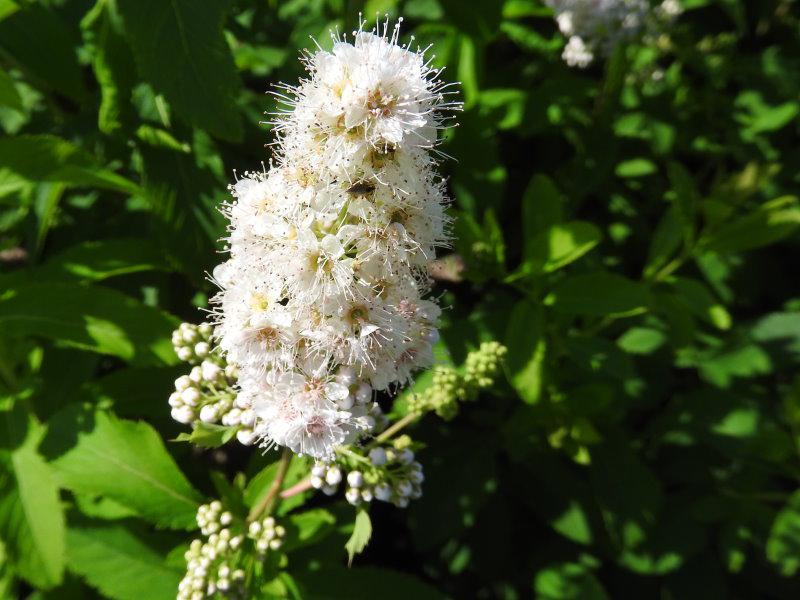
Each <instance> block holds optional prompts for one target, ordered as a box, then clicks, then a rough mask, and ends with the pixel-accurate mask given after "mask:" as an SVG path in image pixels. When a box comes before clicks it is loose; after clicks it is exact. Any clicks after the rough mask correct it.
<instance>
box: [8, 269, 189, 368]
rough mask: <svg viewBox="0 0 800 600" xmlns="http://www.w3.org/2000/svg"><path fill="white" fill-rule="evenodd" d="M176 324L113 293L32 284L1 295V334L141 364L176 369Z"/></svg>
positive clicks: (170, 318) (85, 288) (163, 315)
mask: <svg viewBox="0 0 800 600" xmlns="http://www.w3.org/2000/svg"><path fill="white" fill-rule="evenodd" d="M177 324H178V320H177V319H175V318H174V317H172V316H170V315H167V314H166V313H164V312H162V311H160V310H158V309H156V308H152V307H149V306H145V305H144V304H141V303H140V302H137V301H136V300H134V299H133V298H130V297H129V296H126V295H125V294H121V293H120V292H117V291H115V290H111V289H108V288H102V287H94V288H90V287H86V286H80V285H77V284H72V283H55V282H52V283H30V284H24V285H19V286H16V287H13V288H11V289H8V290H6V291H5V293H4V295H3V296H0V331H1V332H2V333H3V334H4V335H6V336H23V335H37V336H42V337H45V338H49V339H53V340H58V341H59V342H63V343H66V344H69V345H71V346H75V347H78V348H83V349H86V350H91V351H93V352H99V353H101V354H112V355H114V356H118V357H120V358H123V359H125V360H128V361H130V362H131V363H133V364H137V365H148V364H174V363H175V362H177V358H176V357H175V352H174V350H173V349H172V344H171V342H170V339H169V335H170V332H171V331H172V330H173V329H175V327H176V326H177Z"/></svg>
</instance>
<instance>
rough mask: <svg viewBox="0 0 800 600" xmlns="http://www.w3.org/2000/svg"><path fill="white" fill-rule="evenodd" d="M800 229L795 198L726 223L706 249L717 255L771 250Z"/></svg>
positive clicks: (779, 200) (706, 243) (799, 209)
mask: <svg viewBox="0 0 800 600" xmlns="http://www.w3.org/2000/svg"><path fill="white" fill-rule="evenodd" d="M798 226H800V205H798V202H797V198H795V197H794V196H784V197H782V198H776V199H775V200H771V201H770V202H766V203H765V204H763V205H761V206H760V207H759V208H758V209H756V210H755V211H753V212H751V213H750V214H748V215H746V216H744V217H740V218H738V219H736V220H734V221H732V222H730V223H726V224H724V225H722V226H721V227H719V228H718V229H717V230H716V231H714V232H713V233H711V234H710V235H709V236H708V237H707V238H706V239H705V240H703V244H702V245H703V248H704V249H706V250H711V251H712V252H718V253H731V252H744V251H745V250H752V249H754V248H759V247H761V246H768V245H770V244H774V243H775V242H778V241H780V240H782V239H783V238H785V237H787V236H789V235H790V234H792V233H793V232H794V231H795V230H796V229H797V227H798Z"/></svg>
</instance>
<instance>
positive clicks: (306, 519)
mask: <svg viewBox="0 0 800 600" xmlns="http://www.w3.org/2000/svg"><path fill="white" fill-rule="evenodd" d="M282 522H283V524H284V526H285V527H286V532H287V533H286V541H285V542H284V544H283V546H281V550H282V551H283V552H291V551H292V550H296V549H298V548H303V547H305V546H309V545H311V544H314V543H316V542H318V541H319V540H321V539H322V538H324V537H325V536H326V535H328V534H329V533H331V532H332V531H333V527H334V525H336V517H334V516H333V515H332V514H331V513H330V511H327V510H325V509H324V508H314V509H311V510H306V511H304V512H301V513H293V514H290V515H288V516H287V517H286V519H285V520H284V521H282Z"/></svg>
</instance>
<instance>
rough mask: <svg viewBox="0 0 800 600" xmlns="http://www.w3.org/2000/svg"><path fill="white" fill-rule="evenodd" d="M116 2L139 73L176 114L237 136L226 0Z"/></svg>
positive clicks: (235, 88)
mask: <svg viewBox="0 0 800 600" xmlns="http://www.w3.org/2000/svg"><path fill="white" fill-rule="evenodd" d="M118 6H119V11H120V13H121V14H122V17H123V20H124V22H125V32H126V35H127V38H128V40H129V41H130V44H131V47H132V48H133V53H134V57H135V59H136V64H137V65H138V66H139V70H140V72H141V74H142V76H143V77H144V78H145V79H146V80H147V81H148V82H149V83H150V84H151V85H152V86H153V87H154V88H155V90H156V92H158V93H160V94H163V95H164V96H165V97H166V99H167V101H168V102H169V103H170V104H171V105H172V107H173V108H174V109H175V112H176V114H177V115H179V116H180V117H181V118H183V119H186V121H188V122H189V124H191V125H194V126H196V127H200V128H202V129H205V130H206V131H209V132H210V133H212V134H214V135H215V136H217V137H220V138H222V139H226V140H230V141H237V140H238V139H239V138H241V136H242V131H243V130H242V123H241V119H240V118H239V114H238V112H237V109H236V105H235V103H234V96H235V94H236V93H237V92H238V91H239V89H240V87H241V83H240V81H239V77H238V75H237V73H236V67H235V65H234V61H233V57H232V55H231V52H230V49H229V47H228V44H227V43H226V41H225V38H224V37H223V35H222V25H223V22H224V20H225V13H226V12H227V9H228V2H226V1H223V0H212V1H210V2H203V3H202V4H198V3H196V2H192V0H172V1H171V2H162V1H161V0H119V2H118Z"/></svg>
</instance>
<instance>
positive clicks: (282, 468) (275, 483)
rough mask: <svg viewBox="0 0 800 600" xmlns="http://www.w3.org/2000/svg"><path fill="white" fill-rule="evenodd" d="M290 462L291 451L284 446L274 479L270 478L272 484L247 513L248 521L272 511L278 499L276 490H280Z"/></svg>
mask: <svg viewBox="0 0 800 600" xmlns="http://www.w3.org/2000/svg"><path fill="white" fill-rule="evenodd" d="M291 462H292V451H291V450H289V449H288V448H284V449H283V454H281V459H280V462H279V463H278V472H277V473H275V479H273V480H272V485H271V486H270V487H269V490H268V491H267V495H266V496H264V499H263V500H262V501H261V502H259V503H258V504H256V505H255V506H254V507H253V508H252V510H250V514H248V515H247V520H248V521H255V520H256V519H258V518H259V517H260V516H261V515H262V514H269V513H270V512H271V511H272V509H273V507H274V505H275V502H276V501H277V500H279V496H278V492H280V489H281V486H282V485H283V480H284V479H285V478H286V472H287V471H288V470H289V463H291Z"/></svg>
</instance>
